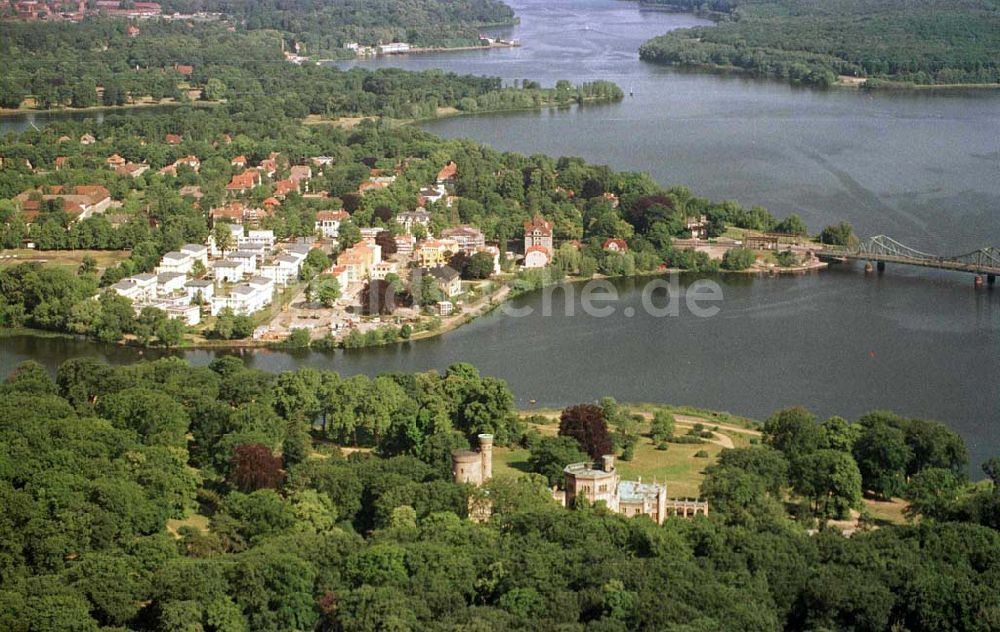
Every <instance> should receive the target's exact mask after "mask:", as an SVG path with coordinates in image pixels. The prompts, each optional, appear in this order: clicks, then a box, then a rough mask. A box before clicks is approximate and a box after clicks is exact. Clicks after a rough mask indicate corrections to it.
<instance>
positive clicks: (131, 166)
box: [115, 162, 149, 178]
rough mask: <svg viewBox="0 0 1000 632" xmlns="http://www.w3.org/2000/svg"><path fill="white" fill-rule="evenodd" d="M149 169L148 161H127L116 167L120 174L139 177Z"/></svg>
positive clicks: (117, 172)
mask: <svg viewBox="0 0 1000 632" xmlns="http://www.w3.org/2000/svg"><path fill="white" fill-rule="evenodd" d="M148 170H149V165H147V164H146V163H136V162H127V163H125V164H124V165H122V166H120V167H115V173H116V174H118V175H120V176H130V177H132V178H138V177H139V176H141V175H142V174H144V173H146V171H148Z"/></svg>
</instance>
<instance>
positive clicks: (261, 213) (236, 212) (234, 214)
mask: <svg viewBox="0 0 1000 632" xmlns="http://www.w3.org/2000/svg"><path fill="white" fill-rule="evenodd" d="M269 215H270V214H269V213H268V212H267V211H265V210H264V209H260V208H250V207H248V206H245V205H244V204H243V203H242V202H239V201H235V202H230V203H229V204H227V205H225V206H220V207H216V208H213V209H212V210H211V211H209V216H210V217H211V218H212V223H213V224H214V223H215V222H216V221H218V220H222V221H226V222H230V223H232V224H246V225H248V226H257V225H259V224H260V222H261V221H262V220H263V219H264V218H266V217H269Z"/></svg>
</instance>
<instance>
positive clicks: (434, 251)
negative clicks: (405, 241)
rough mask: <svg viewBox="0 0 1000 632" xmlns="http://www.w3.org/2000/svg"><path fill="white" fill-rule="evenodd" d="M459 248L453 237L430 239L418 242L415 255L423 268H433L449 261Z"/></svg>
mask: <svg viewBox="0 0 1000 632" xmlns="http://www.w3.org/2000/svg"><path fill="white" fill-rule="evenodd" d="M459 250H460V248H459V247H458V243H457V242H456V241H455V240H453V239H428V240H426V241H422V242H420V243H419V244H417V248H416V250H415V251H414V255H415V256H416V258H417V264H418V265H419V266H420V267H421V268H433V267H436V266H442V265H444V264H446V263H448V261H450V260H451V256H452V255H454V254H455V253H457V252H458V251H459Z"/></svg>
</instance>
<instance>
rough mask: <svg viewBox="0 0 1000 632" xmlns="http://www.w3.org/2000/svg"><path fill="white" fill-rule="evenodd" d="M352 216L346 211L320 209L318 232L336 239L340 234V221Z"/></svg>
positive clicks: (317, 217) (317, 214) (317, 221)
mask: <svg viewBox="0 0 1000 632" xmlns="http://www.w3.org/2000/svg"><path fill="white" fill-rule="evenodd" d="M350 218H351V216H350V215H348V214H347V213H346V212H345V211H320V212H318V213H316V232H318V233H320V234H321V235H323V237H326V238H327V239H336V238H337V236H338V235H339V234H340V223H341V222H343V221H346V220H348V219H350Z"/></svg>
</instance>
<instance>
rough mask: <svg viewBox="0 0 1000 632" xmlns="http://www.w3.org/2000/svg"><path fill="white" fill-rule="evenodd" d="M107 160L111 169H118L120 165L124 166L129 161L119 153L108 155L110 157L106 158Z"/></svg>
mask: <svg viewBox="0 0 1000 632" xmlns="http://www.w3.org/2000/svg"><path fill="white" fill-rule="evenodd" d="M105 162H106V163H108V167H110V168H111V169H117V168H118V167H124V166H125V163H126V162H127V161H126V160H125V159H124V158H122V157H121V156H119V155H118V154H112V155H111V156H108V159H107V160H105Z"/></svg>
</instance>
